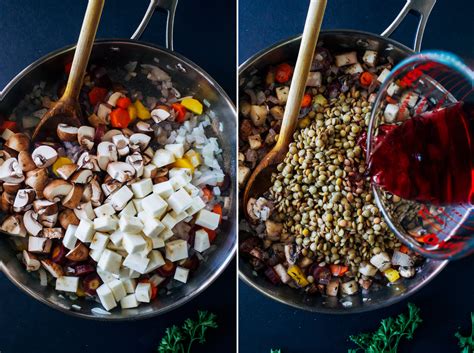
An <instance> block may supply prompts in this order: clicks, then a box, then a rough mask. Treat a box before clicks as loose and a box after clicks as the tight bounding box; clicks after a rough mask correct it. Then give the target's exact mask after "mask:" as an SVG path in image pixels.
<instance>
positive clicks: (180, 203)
mask: <svg viewBox="0 0 474 353" xmlns="http://www.w3.org/2000/svg"><path fill="white" fill-rule="evenodd" d="M192 203H193V199H192V197H191V196H189V194H188V193H187V191H186V190H184V189H180V190H178V191H176V192H174V193H173V194H172V195H171V196H170V197H169V198H168V205H169V206H170V207H171V208H172V209H173V210H174V211H175V212H176V213H181V212H183V211H184V210H185V209H187V208H188V207H189V206H191V205H192Z"/></svg>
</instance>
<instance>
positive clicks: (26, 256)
mask: <svg viewBox="0 0 474 353" xmlns="http://www.w3.org/2000/svg"><path fill="white" fill-rule="evenodd" d="M23 262H24V264H25V266H26V270H27V271H28V272H32V271H38V270H39V268H40V266H41V263H40V262H39V260H38V258H37V257H36V256H35V255H34V254H32V253H29V252H28V251H26V250H23Z"/></svg>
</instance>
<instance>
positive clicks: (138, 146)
mask: <svg viewBox="0 0 474 353" xmlns="http://www.w3.org/2000/svg"><path fill="white" fill-rule="evenodd" d="M150 140H151V137H150V136H148V135H145V134H141V133H135V134H133V135H132V136H130V149H131V150H132V151H133V152H138V151H145V150H146V148H147V147H148V144H149V143H150ZM151 158H153V155H152V156H151Z"/></svg>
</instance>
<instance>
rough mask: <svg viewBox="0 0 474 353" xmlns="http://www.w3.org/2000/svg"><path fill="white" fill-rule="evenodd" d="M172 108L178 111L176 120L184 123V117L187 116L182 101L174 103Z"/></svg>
mask: <svg viewBox="0 0 474 353" xmlns="http://www.w3.org/2000/svg"><path fill="white" fill-rule="evenodd" d="M171 108H173V109H174V111H175V112H176V119H175V121H176V122H178V123H184V118H185V116H186V108H185V107H184V106H183V105H182V104H180V103H173V104H172V105H171Z"/></svg>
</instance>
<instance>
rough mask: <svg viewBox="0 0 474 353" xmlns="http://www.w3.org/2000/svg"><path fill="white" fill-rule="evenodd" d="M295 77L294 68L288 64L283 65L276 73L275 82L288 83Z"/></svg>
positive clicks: (279, 66) (278, 67)
mask: <svg viewBox="0 0 474 353" xmlns="http://www.w3.org/2000/svg"><path fill="white" fill-rule="evenodd" d="M292 75H293V68H292V67H291V65H289V64H287V63H283V64H280V65H278V66H277V68H276V73H275V80H276V81H277V82H279V83H285V82H288V81H289V80H290V79H291V76H292Z"/></svg>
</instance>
